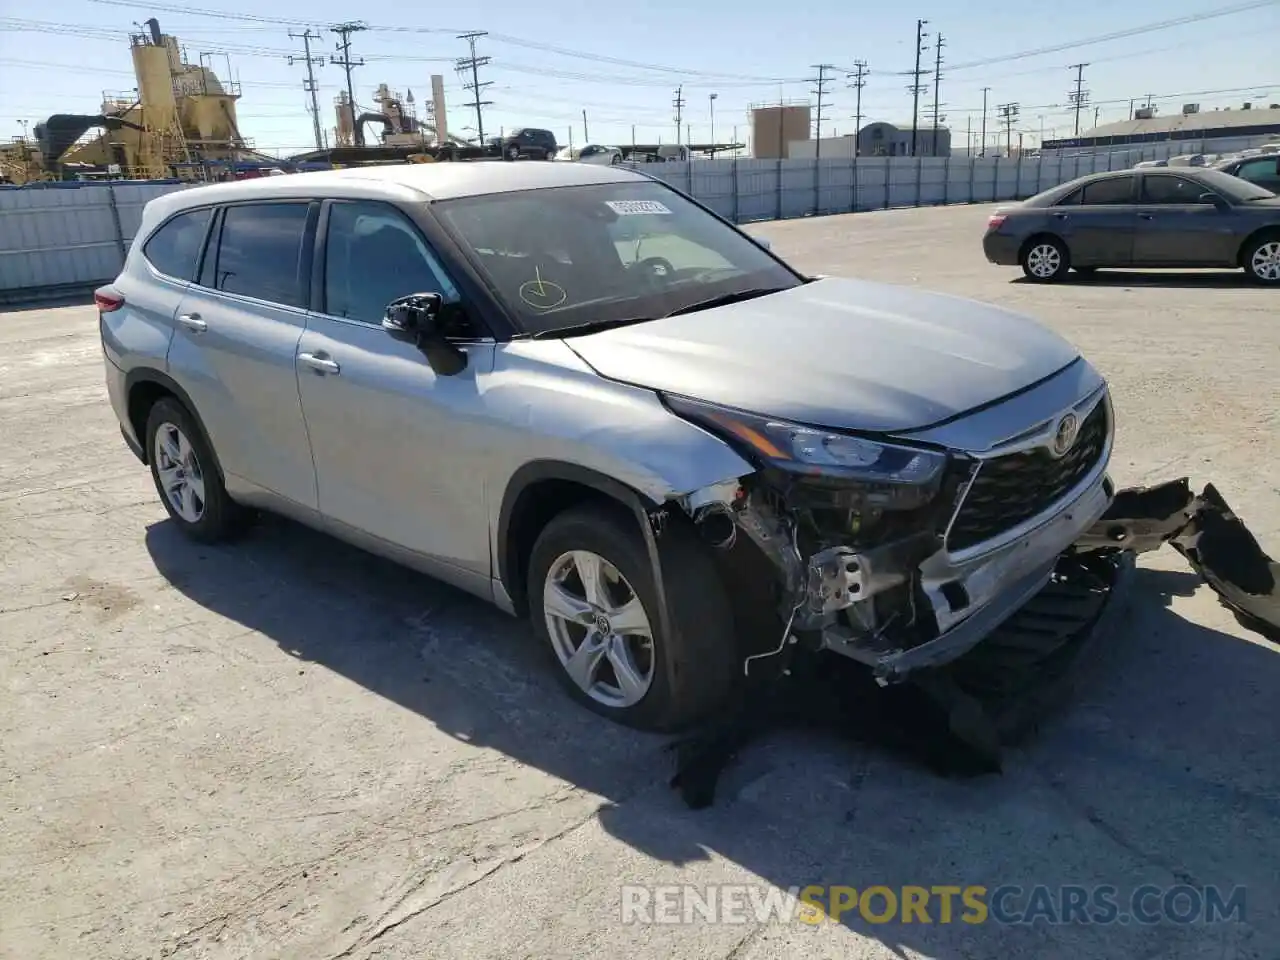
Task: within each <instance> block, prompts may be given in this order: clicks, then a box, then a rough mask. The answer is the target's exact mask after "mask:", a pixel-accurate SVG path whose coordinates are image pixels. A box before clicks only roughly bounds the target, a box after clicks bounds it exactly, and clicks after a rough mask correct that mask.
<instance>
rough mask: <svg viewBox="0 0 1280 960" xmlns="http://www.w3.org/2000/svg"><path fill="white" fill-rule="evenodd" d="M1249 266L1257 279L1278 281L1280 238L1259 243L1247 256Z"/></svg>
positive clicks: (1279, 275)
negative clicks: (1251, 254) (1251, 253)
mask: <svg viewBox="0 0 1280 960" xmlns="http://www.w3.org/2000/svg"><path fill="white" fill-rule="evenodd" d="M1249 267H1250V269H1251V270H1252V271H1253V274H1254V275H1255V276H1256V277H1257V278H1258V279H1259V280H1266V281H1268V282H1271V283H1275V282H1277V281H1280V240H1269V241H1267V242H1266V243H1264V244H1261V245H1259V247H1258V249H1256V250H1254V251H1253V256H1252V257H1250V258H1249Z"/></svg>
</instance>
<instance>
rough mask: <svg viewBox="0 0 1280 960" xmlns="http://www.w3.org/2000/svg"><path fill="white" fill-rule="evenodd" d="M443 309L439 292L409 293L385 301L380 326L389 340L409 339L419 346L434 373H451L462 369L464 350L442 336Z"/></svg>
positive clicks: (463, 366)
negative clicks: (385, 305)
mask: <svg viewBox="0 0 1280 960" xmlns="http://www.w3.org/2000/svg"><path fill="white" fill-rule="evenodd" d="M444 311H445V303H444V298H443V297H441V296H440V294H438V293H411V294H409V296H407V297H401V298H399V299H398V300H392V301H391V302H390V303H389V304H387V310H386V313H384V314H383V316H382V329H383V330H385V331H387V333H388V334H390V336H391V338H392V339H393V340H399V341H401V342H403V343H412V344H413V345H414V346H415V347H417V348H418V349H419V350H421V351H422V353H423V354H424V355H425V356H426V358H427V363H429V364H430V365H431V369H432V370H434V371H435V372H436V373H437V374H439V375H440V376H442V377H452V376H455V375H456V374H459V373H461V372H462V371H463V370H465V369H466V367H467V354H466V351H464V350H462V349H460V348H459V347H458V346H457V345H456V344H452V343H450V342H449V341H448V340H447V339H446V338H445V336H444V333H443V332H442V325H441V322H440V321H441V314H443V313H444Z"/></svg>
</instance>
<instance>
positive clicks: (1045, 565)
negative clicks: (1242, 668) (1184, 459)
mask: <svg viewBox="0 0 1280 960" xmlns="http://www.w3.org/2000/svg"><path fill="white" fill-rule="evenodd" d="M1098 459H1099V460H1101V461H1102V463H1103V464H1105V461H1106V458H1105V456H1100V457H1099V458H1098ZM1084 473H1085V474H1086V476H1085V478H1084V480H1083V481H1082V482H1081V483H1079V484H1078V485H1077V486H1076V487H1075V488H1073V489H1072V492H1071V493H1070V494H1068V495H1067V496H1066V497H1064V498H1062V499H1061V501H1060V502H1067V506H1066V507H1065V509H1062V510H1061V511H1060V512H1059V513H1058V514H1057V515H1056V516H1054V517H1052V518H1051V519H1050V520H1048V521H1042V522H1041V523H1040V525H1039V526H1038V527H1036V528H1035V529H1034V530H1033V531H1031V532H1030V533H1028V532H1026V531H1025V530H1019V531H1018V536H1016V537H1014V538H1005V539H1007V540H1008V541H1009V545H1007V546H1006V548H1005V549H1004V550H1003V552H1002V550H1001V549H990V548H989V542H990V541H988V548H987V549H984V550H983V551H981V553H980V555H979V556H977V557H976V558H968V559H966V557H965V553H964V550H965V547H964V546H961V547H960V548H959V549H958V550H957V549H955V544H956V541H955V540H954V539H951V535H953V534H954V532H955V530H956V524H957V518H958V517H959V516H961V513H962V512H961V511H960V510H959V509H958V508H957V506H956V505H957V504H958V503H961V502H963V500H964V498H965V496H966V495H967V496H969V497H972V496H974V490H975V489H978V488H976V487H975V485H974V484H973V478H972V474H969V475H968V476H967V477H964V478H961V480H960V481H959V483H958V484H957V487H956V488H955V489H954V490H952V491H949V492H944V494H943V495H942V496H936V495H931V502H932V503H933V504H934V505H935V506H932V507H930V506H929V505H928V504H925V505H916V504H906V505H902V504H894V506H897V507H899V509H896V510H892V509H886V506H887V505H886V504H884V503H880V502H877V501H876V500H875V493H876V492H875V491H871V492H870V493H867V494H863V493H862V492H855V493H853V494H850V492H849V491H848V490H847V489H843V490H842V489H840V488H839V487H838V486H835V485H831V484H824V482H823V481H822V479H821V478H800V479H796V478H794V477H792V478H785V479H784V480H783V481H782V482H781V483H780V480H779V478H778V477H769V476H768V475H753V476H751V477H747V478H744V479H742V480H735V481H729V482H726V483H724V484H717V485H714V486H712V487H708V488H705V489H703V490H700V491H696V492H695V493H694V494H692V495H690V496H689V497H687V498H685V499H684V500H683V501H682V502H681V506H682V507H683V508H684V510H686V511H687V512H688V513H689V515H690V516H691V517H692V518H693V520H694V522H695V523H696V524H697V525H698V527H699V530H700V531H701V532H702V534H703V536H704V538H705V539H706V540H707V541H708V542H710V543H711V544H712V545H714V546H716V547H719V548H721V549H726V550H727V549H731V548H733V547H734V546H735V544H736V543H737V542H738V540H739V538H740V537H746V538H747V539H748V540H749V541H750V542H751V543H752V544H753V545H754V546H755V547H756V548H757V549H758V550H759V551H760V553H761V554H762V555H764V556H766V557H767V558H769V561H770V563H771V564H772V565H773V567H774V569H775V570H776V571H777V572H778V573H777V582H776V583H775V584H773V585H771V586H772V588H773V590H774V594H773V596H774V599H775V600H776V602H777V604H778V612H779V615H780V617H781V618H782V620H783V621H784V623H785V626H784V628H783V629H782V630H781V637H780V639H778V641H777V643H776V644H775V645H774V646H772V647H771V648H769V649H766V650H763V651H761V652H758V653H754V654H751V655H749V656H747V657H746V658H745V660H744V665H743V667H744V673H746V674H747V676H748V678H749V679H750V682H747V683H744V685H743V690H744V692H743V695H742V700H741V702H740V703H739V704H738V705H737V708H736V709H735V710H731V711H729V712H728V714H726V715H725V716H724V717H722V718H720V719H717V720H716V721H715V722H714V723H713V724H712V727H711V728H710V729H707V730H704V731H701V732H699V733H696V734H694V735H693V736H691V737H689V738H687V739H685V740H683V741H680V742H679V743H678V744H677V745H676V746H677V749H678V755H679V772H678V773H677V775H676V777H675V779H674V780H673V784H674V785H676V786H679V787H680V788H681V789H682V791H683V793H684V796H685V799H686V801H687V802H688V803H689V804H690V805H691V806H695V807H699V806H705V805H707V804H709V803H710V802H712V798H713V796H714V786H715V781H716V778H717V776H718V774H719V771H720V770H721V769H722V768H723V766H724V765H725V764H727V763H728V762H729V760H730V759H731V758H732V756H733V755H734V754H735V753H736V751H737V750H738V749H739V747H740V746H741V745H742V744H743V743H744V742H745V741H746V740H748V739H750V737H751V736H752V735H753V733H754V732H756V731H758V730H759V729H760V727H761V724H762V723H763V722H765V719H766V718H768V717H771V716H774V715H775V714H776V712H777V711H776V707H777V704H778V702H779V701H780V700H786V701H788V702H790V703H792V704H795V703H804V704H805V707H804V709H805V710H806V711H808V710H812V709H813V703H814V693H813V690H812V689H810V687H809V686H805V685H806V684H807V683H808V681H807V680H806V679H805V678H806V677H808V678H812V677H813V676H814V670H813V668H812V663H813V662H814V661H815V659H816V658H820V657H827V658H828V661H829V656H830V654H832V653H835V654H839V655H841V656H842V657H844V658H848V659H849V660H852V661H856V662H857V663H859V664H862V665H863V666H865V667H867V668H869V671H864V673H865V672H869V673H870V675H871V676H872V677H873V678H874V680H875V683H876V684H877V685H879V686H881V687H885V686H898V685H903V686H908V687H910V688H911V689H912V692H913V693H916V694H920V695H923V696H924V697H925V698H926V699H927V700H928V701H929V702H930V703H931V704H932V706H933V707H935V708H936V709H937V710H938V711H939V712H940V713H941V715H942V717H943V718H944V722H945V725H946V727H947V728H948V732H949V733H950V735H951V736H952V738H953V739H954V740H956V741H958V742H959V743H961V744H964V745H965V746H966V747H967V748H968V749H969V750H970V751H972V753H973V754H974V756H975V757H976V758H977V761H978V766H979V767H982V768H984V769H987V770H998V769H999V767H1000V755H1001V747H1002V745H1004V744H1007V743H1009V742H1011V741H1013V740H1016V739H1018V738H1019V737H1020V736H1021V735H1023V734H1024V733H1025V732H1026V731H1027V729H1028V728H1029V726H1031V725H1034V723H1035V722H1036V721H1037V719H1038V717H1039V716H1040V715H1041V713H1042V708H1044V707H1046V706H1048V705H1049V704H1050V703H1052V702H1053V697H1052V696H1049V695H1048V691H1049V690H1050V689H1051V688H1056V687H1060V686H1061V685H1062V682H1063V681H1062V678H1063V677H1064V676H1065V675H1066V673H1067V668H1068V667H1069V666H1070V664H1071V663H1073V662H1074V660H1075V659H1076V658H1077V657H1078V655H1079V653H1080V652H1081V651H1082V650H1083V649H1084V648H1085V647H1086V646H1088V644H1089V641H1090V640H1091V639H1093V638H1095V637H1096V635H1097V634H1098V633H1099V631H1100V629H1101V626H1102V624H1103V623H1104V621H1105V620H1106V619H1107V618H1108V614H1109V613H1111V612H1114V610H1115V608H1116V606H1117V603H1118V601H1119V600H1120V599H1121V598H1122V596H1123V594H1124V592H1125V587H1126V586H1127V583H1128V578H1129V574H1130V573H1131V571H1132V569H1133V566H1134V557H1135V555H1136V554H1140V553H1145V552H1148V551H1151V550H1155V549H1158V548H1159V547H1161V546H1162V545H1164V544H1166V543H1167V544H1169V545H1170V546H1172V547H1173V548H1174V549H1175V550H1177V551H1178V552H1179V553H1180V554H1181V555H1182V556H1183V557H1184V558H1185V559H1186V560H1187V561H1188V563H1189V564H1190V565H1191V567H1192V568H1193V569H1194V570H1195V572H1196V573H1198V574H1199V575H1200V576H1201V577H1202V578H1203V579H1204V580H1205V581H1206V583H1208V584H1209V586H1210V587H1211V588H1212V589H1213V590H1214V591H1215V592H1216V593H1217V594H1218V596H1219V598H1220V599H1221V600H1222V602H1223V603H1224V604H1225V605H1226V606H1227V607H1229V608H1230V609H1231V610H1232V611H1233V612H1235V614H1236V616H1237V618H1238V619H1239V620H1240V622H1241V623H1242V624H1243V625H1245V626H1246V627H1248V628H1249V629H1252V630H1254V631H1256V632H1258V633H1260V634H1262V635H1264V636H1266V637H1268V638H1269V639H1271V640H1273V641H1276V642H1280V590H1278V589H1277V576H1278V574H1280V565H1278V564H1277V563H1276V562H1275V561H1274V560H1272V558H1271V557H1270V556H1268V555H1267V554H1266V553H1265V552H1264V551H1263V549H1262V547H1261V546H1260V545H1259V544H1258V542H1257V541H1256V540H1255V539H1254V537H1253V536H1252V535H1251V534H1250V533H1249V532H1248V530H1247V529H1246V528H1245V526H1244V524H1243V523H1242V522H1241V521H1240V520H1239V518H1237V517H1236V516H1235V515H1234V514H1233V513H1232V511H1231V510H1230V508H1229V507H1228V506H1227V504H1226V502H1225V501H1224V500H1223V498H1222V496H1221V495H1220V494H1219V493H1218V491H1217V490H1216V489H1215V488H1214V487H1213V486H1212V485H1210V486H1207V487H1206V488H1205V489H1204V491H1203V492H1202V493H1200V494H1199V495H1197V494H1194V493H1193V492H1192V490H1191V487H1190V484H1189V482H1188V480H1187V479H1186V478H1183V479H1179V480H1175V481H1171V482H1168V483H1165V484H1161V485H1158V486H1154V487H1148V488H1133V489H1126V490H1121V491H1119V492H1116V491H1114V490H1113V488H1112V486H1111V484H1110V481H1109V480H1107V479H1106V477H1105V476H1104V475H1101V474H1100V473H1099V475H1098V476H1096V477H1092V478H1090V477H1089V476H1087V474H1088V473H1089V471H1088V470H1085V471H1084ZM944 482H946V481H944ZM997 492H999V491H997ZM933 493H935V494H936V491H934V492H933ZM937 504H942V505H944V506H941V507H939V506H937ZM930 511H932V512H930ZM948 518H949V519H948ZM997 539H999V538H997ZM961 542H963V541H961ZM949 546H950V547H951V548H952V549H951V550H950V551H949V550H948V547H949ZM957 557H959V558H960V559H959V560H957ZM760 588H761V589H765V585H763V584H761V585H760ZM975 608H976V609H975ZM969 611H972V612H969ZM903 681H907V682H906V683H905V684H904V683H903ZM802 686H803V687H804V689H803V690H801V689H800V687H802ZM854 696H855V695H854V694H853V693H852V692H848V691H842V692H837V693H835V694H833V697H832V698H829V699H830V700H831V703H830V704H828V705H829V706H831V705H834V711H835V712H836V713H839V712H840V710H841V708H842V704H843V703H848V702H849V700H850V699H851V698H853V697H854ZM819 699H821V698H819ZM1032 704H1034V707H1033V706H1031V705H1032Z"/></svg>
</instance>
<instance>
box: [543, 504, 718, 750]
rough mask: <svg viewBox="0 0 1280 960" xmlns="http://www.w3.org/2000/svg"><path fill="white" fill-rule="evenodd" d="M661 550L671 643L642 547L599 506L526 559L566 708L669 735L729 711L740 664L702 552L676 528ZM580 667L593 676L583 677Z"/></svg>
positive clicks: (565, 522)
mask: <svg viewBox="0 0 1280 960" xmlns="http://www.w3.org/2000/svg"><path fill="white" fill-rule="evenodd" d="M657 542H658V545H659V550H660V553H659V558H660V562H661V566H662V572H663V587H664V591H663V592H664V593H665V595H666V600H667V605H668V611H669V620H670V622H671V630H672V634H671V635H670V636H667V635H665V634H664V632H663V627H662V619H661V616H660V612H659V607H658V594H657V591H656V590H655V588H654V582H653V569H652V565H651V564H650V562H649V554H648V549H647V547H646V545H645V541H644V538H643V536H642V535H641V533H640V531H639V529H638V528H637V525H636V523H635V521H634V520H632V519H631V518H630V517H628V516H627V515H626V513H625V512H623V511H622V510H621V509H610V508H608V507H606V506H602V505H594V504H593V505H584V506H581V507H574V508H571V509H569V510H567V511H565V512H564V513H561V514H559V515H558V516H556V517H555V518H553V519H552V520H551V522H550V523H548V524H547V526H546V527H545V528H544V529H543V531H542V533H541V534H540V535H539V537H538V539H537V542H536V543H535V544H534V547H533V551H532V554H531V556H530V560H529V580H528V596H529V615H530V618H531V619H532V621H533V629H534V632H535V633H536V634H537V635H538V636H539V638H540V639H541V640H542V642H543V643H544V644H545V645H546V647H547V649H548V650H549V651H550V653H551V655H552V659H553V662H554V664H555V666H554V669H555V671H556V675H557V676H558V678H559V679H560V682H561V683H562V684H563V685H564V687H565V689H566V690H567V691H568V693H569V695H570V696H571V697H573V699H575V700H577V701H578V702H579V703H581V704H582V705H583V706H585V707H587V708H588V709H589V710H592V711H593V712H595V713H597V714H599V715H600V716H602V717H607V718H608V719H610V720H613V721H615V722H617V723H620V724H623V725H625V726H629V727H634V728H637V729H641V730H655V731H676V730H681V729H684V728H687V727H688V726H690V725H692V724H693V723H695V722H697V721H698V720H701V719H703V718H704V717H706V716H707V715H709V714H710V713H712V712H713V711H714V710H715V709H716V708H717V707H720V706H721V705H723V704H724V702H725V700H726V698H727V697H728V694H729V692H730V691H731V689H732V687H733V683H734V679H735V677H736V676H737V673H738V670H739V667H740V656H739V654H738V651H737V644H736V639H735V634H734V629H733V616H732V612H731V610H730V607H729V600H728V597H727V595H726V593H725V590H724V587H723V584H722V582H721V580H720V577H719V575H718V573H717V571H716V569H715V567H714V565H713V564H712V562H711V559H710V557H708V556H707V554H706V552H705V548H703V547H702V545H701V544H700V543H699V542H698V541H697V540H696V538H694V537H693V535H692V533H691V532H689V531H688V530H685V529H683V528H682V527H680V526H679V524H675V523H669V524H667V526H666V528H665V529H664V530H663V533H662V536H661V537H660V538H659V539H658V541H657ZM592 558H594V559H592ZM584 569H585V570H586V571H587V577H589V576H590V575H591V571H592V570H593V569H599V570H600V571H601V572H602V574H603V580H596V581H595V583H596V584H603V589H601V588H599V587H595V586H590V585H589V584H588V583H587V582H584V581H586V580H587V577H584V576H583V573H582V571H583V570H584ZM593 595H594V596H595V598H596V602H592V601H591V599H590V598H591V597H592V596H593ZM566 596H567V598H568V599H567V600H566ZM548 600H550V605H551V607H552V612H551V614H550V615H548V606H549V604H548ZM570 604H576V606H570ZM637 605H638V606H637ZM566 612H573V614H574V616H573V618H565V617H564V616H562V614H564V613H566ZM611 617H612V619H611ZM614 621H617V624H618V625H617V626H615V624H614ZM624 630H625V631H626V632H625V633H623V632H622V631H624ZM646 634H647V639H646V636H645V635H646ZM571 661H573V663H572V665H571ZM587 662H590V663H592V664H594V666H591V667H590V668H583V669H579V667H580V666H581V665H582V664H584V663H587ZM615 664H619V665H620V668H619V667H615ZM627 675H630V677H631V680H632V682H630V683H628V682H625V681H624V678H625V677H626V676H627ZM575 676H576V677H578V679H577V680H575V679H574V677H575ZM636 678H639V682H638V683H637V682H635V680H636Z"/></svg>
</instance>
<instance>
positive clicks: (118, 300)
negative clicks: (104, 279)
mask: <svg viewBox="0 0 1280 960" xmlns="http://www.w3.org/2000/svg"><path fill="white" fill-rule="evenodd" d="M93 302H94V305H95V306H96V307H97V308H98V311H99V312H100V313H111V312H112V311H113V310H119V309H120V308H121V307H123V306H124V294H122V293H118V292H117V291H115V290H111V289H109V288H107V287H101V288H99V289H97V290H95V291H94V292H93Z"/></svg>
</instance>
